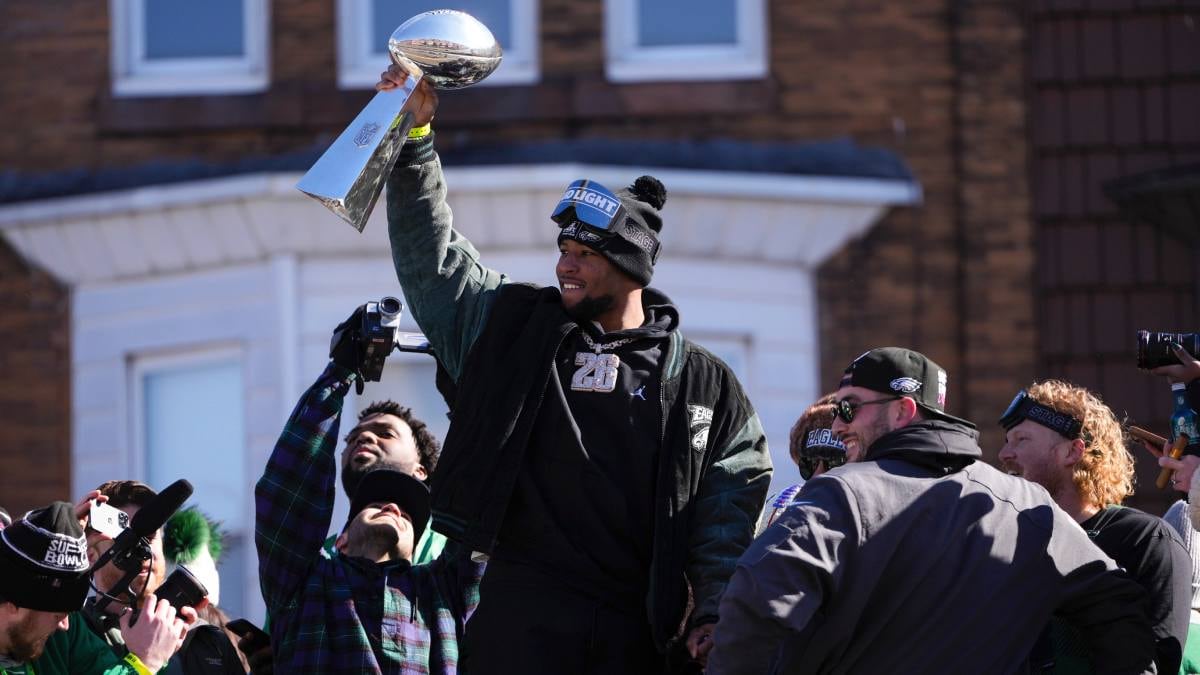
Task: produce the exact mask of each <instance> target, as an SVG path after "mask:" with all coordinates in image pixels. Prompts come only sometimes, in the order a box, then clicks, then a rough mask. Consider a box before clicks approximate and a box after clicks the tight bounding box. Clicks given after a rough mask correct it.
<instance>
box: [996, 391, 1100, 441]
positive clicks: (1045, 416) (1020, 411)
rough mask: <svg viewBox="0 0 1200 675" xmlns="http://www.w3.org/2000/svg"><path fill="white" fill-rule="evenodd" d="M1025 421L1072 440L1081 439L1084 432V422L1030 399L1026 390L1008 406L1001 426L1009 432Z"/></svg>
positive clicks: (1001, 418)
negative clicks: (1035, 423)
mask: <svg viewBox="0 0 1200 675" xmlns="http://www.w3.org/2000/svg"><path fill="white" fill-rule="evenodd" d="M1023 420H1031V421H1033V422H1037V423H1038V424H1040V425H1042V426H1044V427H1046V428H1047V429H1050V430H1051V431H1056V432H1058V433H1059V434H1061V435H1062V436H1065V437H1067V438H1070V439H1072V440H1074V439H1076V438H1080V437H1081V436H1082V432H1083V422H1080V421H1079V420H1077V419H1075V418H1074V417H1072V416H1071V415H1066V414H1064V413H1060V412H1058V411H1057V410H1055V409H1054V408H1051V407H1050V406H1046V405H1042V404H1041V403H1038V402H1037V401H1035V400H1033V399H1032V398H1030V396H1029V394H1028V393H1027V392H1026V391H1025V390H1024V389H1022V390H1021V391H1019V392H1018V393H1017V395H1016V397H1014V398H1013V400H1012V403H1009V404H1008V409H1007V410H1005V411H1004V414H1003V415H1001V416H1000V426H1002V427H1004V430H1005V431H1008V430H1009V429H1012V428H1013V427H1015V426H1017V425H1018V424H1020V423H1021V422H1022V421H1023Z"/></svg>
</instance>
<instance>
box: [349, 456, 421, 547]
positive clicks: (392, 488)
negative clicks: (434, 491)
mask: <svg viewBox="0 0 1200 675" xmlns="http://www.w3.org/2000/svg"><path fill="white" fill-rule="evenodd" d="M376 502H390V503H392V504H395V505H396V506H399V507H400V508H401V509H403V510H404V512H405V513H407V514H408V516H409V517H410V518H412V525H413V545H414V546H415V545H416V544H417V542H418V541H420V540H421V535H422V534H424V533H425V526H426V525H427V524H429V488H428V487H426V486H425V484H424V483H422V482H421V481H419V480H417V479H416V478H413V477H412V476H410V475H408V474H406V473H404V472H403V471H397V470H395V469H375V470H373V471H368V472H367V474H366V475H365V476H363V477H362V480H361V481H360V482H359V484H358V489H357V490H355V492H354V499H352V500H350V515H349V516H348V517H347V518H346V523H347V524H349V523H350V521H351V520H354V516H357V515H358V513H359V512H360V511H362V510H363V509H364V508H366V507H367V505H368V504H373V503H376Z"/></svg>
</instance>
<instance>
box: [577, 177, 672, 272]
mask: <svg viewBox="0 0 1200 675" xmlns="http://www.w3.org/2000/svg"><path fill="white" fill-rule="evenodd" d="M614 194H616V196H617V199H620V200H621V206H623V207H625V216H626V220H625V227H624V228H623V230H622V231H620V232H619V233H618V236H615V237H612V238H611V239H607V240H604V241H601V242H596V241H594V240H593V239H586V240H585V239H581V238H579V237H578V236H572V234H571V233H572V232H575V233H576V234H578V232H579V231H577V230H573V229H564V230H562V232H560V233H559V235H558V239H559V241H562V240H563V239H576V240H577V241H580V242H581V243H583V244H585V245H587V246H589V247H591V248H593V249H595V250H596V251H598V252H599V253H600V255H602V256H604V257H605V258H608V260H609V262H611V263H612V264H613V265H615V266H616V267H617V269H619V270H621V271H622V272H624V273H625V274H626V275H628V276H629V277H630V278H631V279H633V280H634V281H636V282H638V284H640V285H641V286H643V287H645V286H649V285H650V278H651V277H652V276H653V275H654V263H655V262H656V261H657V258H658V234H659V233H660V232H662V226H663V222H662V215H660V214H659V210H660V209H662V207H663V204H665V203H666V202H667V188H666V187H664V186H663V184H662V182H661V181H659V180H658V179H657V178H655V177H654V176H641V177H640V178H638V179H637V180H635V181H634V182H633V185H630V186H629V187H627V188H624V189H622V190H618V191H617V192H616V193H614Z"/></svg>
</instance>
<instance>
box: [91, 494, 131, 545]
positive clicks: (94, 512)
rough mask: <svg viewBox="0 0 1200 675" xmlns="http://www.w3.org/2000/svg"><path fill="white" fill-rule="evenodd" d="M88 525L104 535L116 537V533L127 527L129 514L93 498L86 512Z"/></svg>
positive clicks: (118, 533)
mask: <svg viewBox="0 0 1200 675" xmlns="http://www.w3.org/2000/svg"><path fill="white" fill-rule="evenodd" d="M88 527H90V528H92V529H93V530H95V531H97V532H99V533H100V534H103V535H105V536H106V537H112V538H113V539H116V538H117V536H118V535H120V534H121V533H122V532H124V531H125V528H127V527H129V514H128V513H125V512H124V511H122V510H121V509H118V508H117V507H115V506H109V505H108V504H106V503H104V502H102V501H99V500H96V499H93V500H92V506H91V509H90V510H89V512H88Z"/></svg>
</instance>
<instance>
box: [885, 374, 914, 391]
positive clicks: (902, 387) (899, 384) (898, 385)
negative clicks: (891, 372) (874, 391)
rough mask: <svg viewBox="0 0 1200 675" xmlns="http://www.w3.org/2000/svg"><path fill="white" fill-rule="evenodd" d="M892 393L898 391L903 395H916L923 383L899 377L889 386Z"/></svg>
mask: <svg viewBox="0 0 1200 675" xmlns="http://www.w3.org/2000/svg"><path fill="white" fill-rule="evenodd" d="M888 386H890V387H891V388H892V391H898V392H900V393H901V394H914V393H916V392H917V390H919V389H920V388H921V381H920V380H916V379H913V378H911V377H897V378H896V379H894V380H892V382H891V384H889V385H888Z"/></svg>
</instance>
